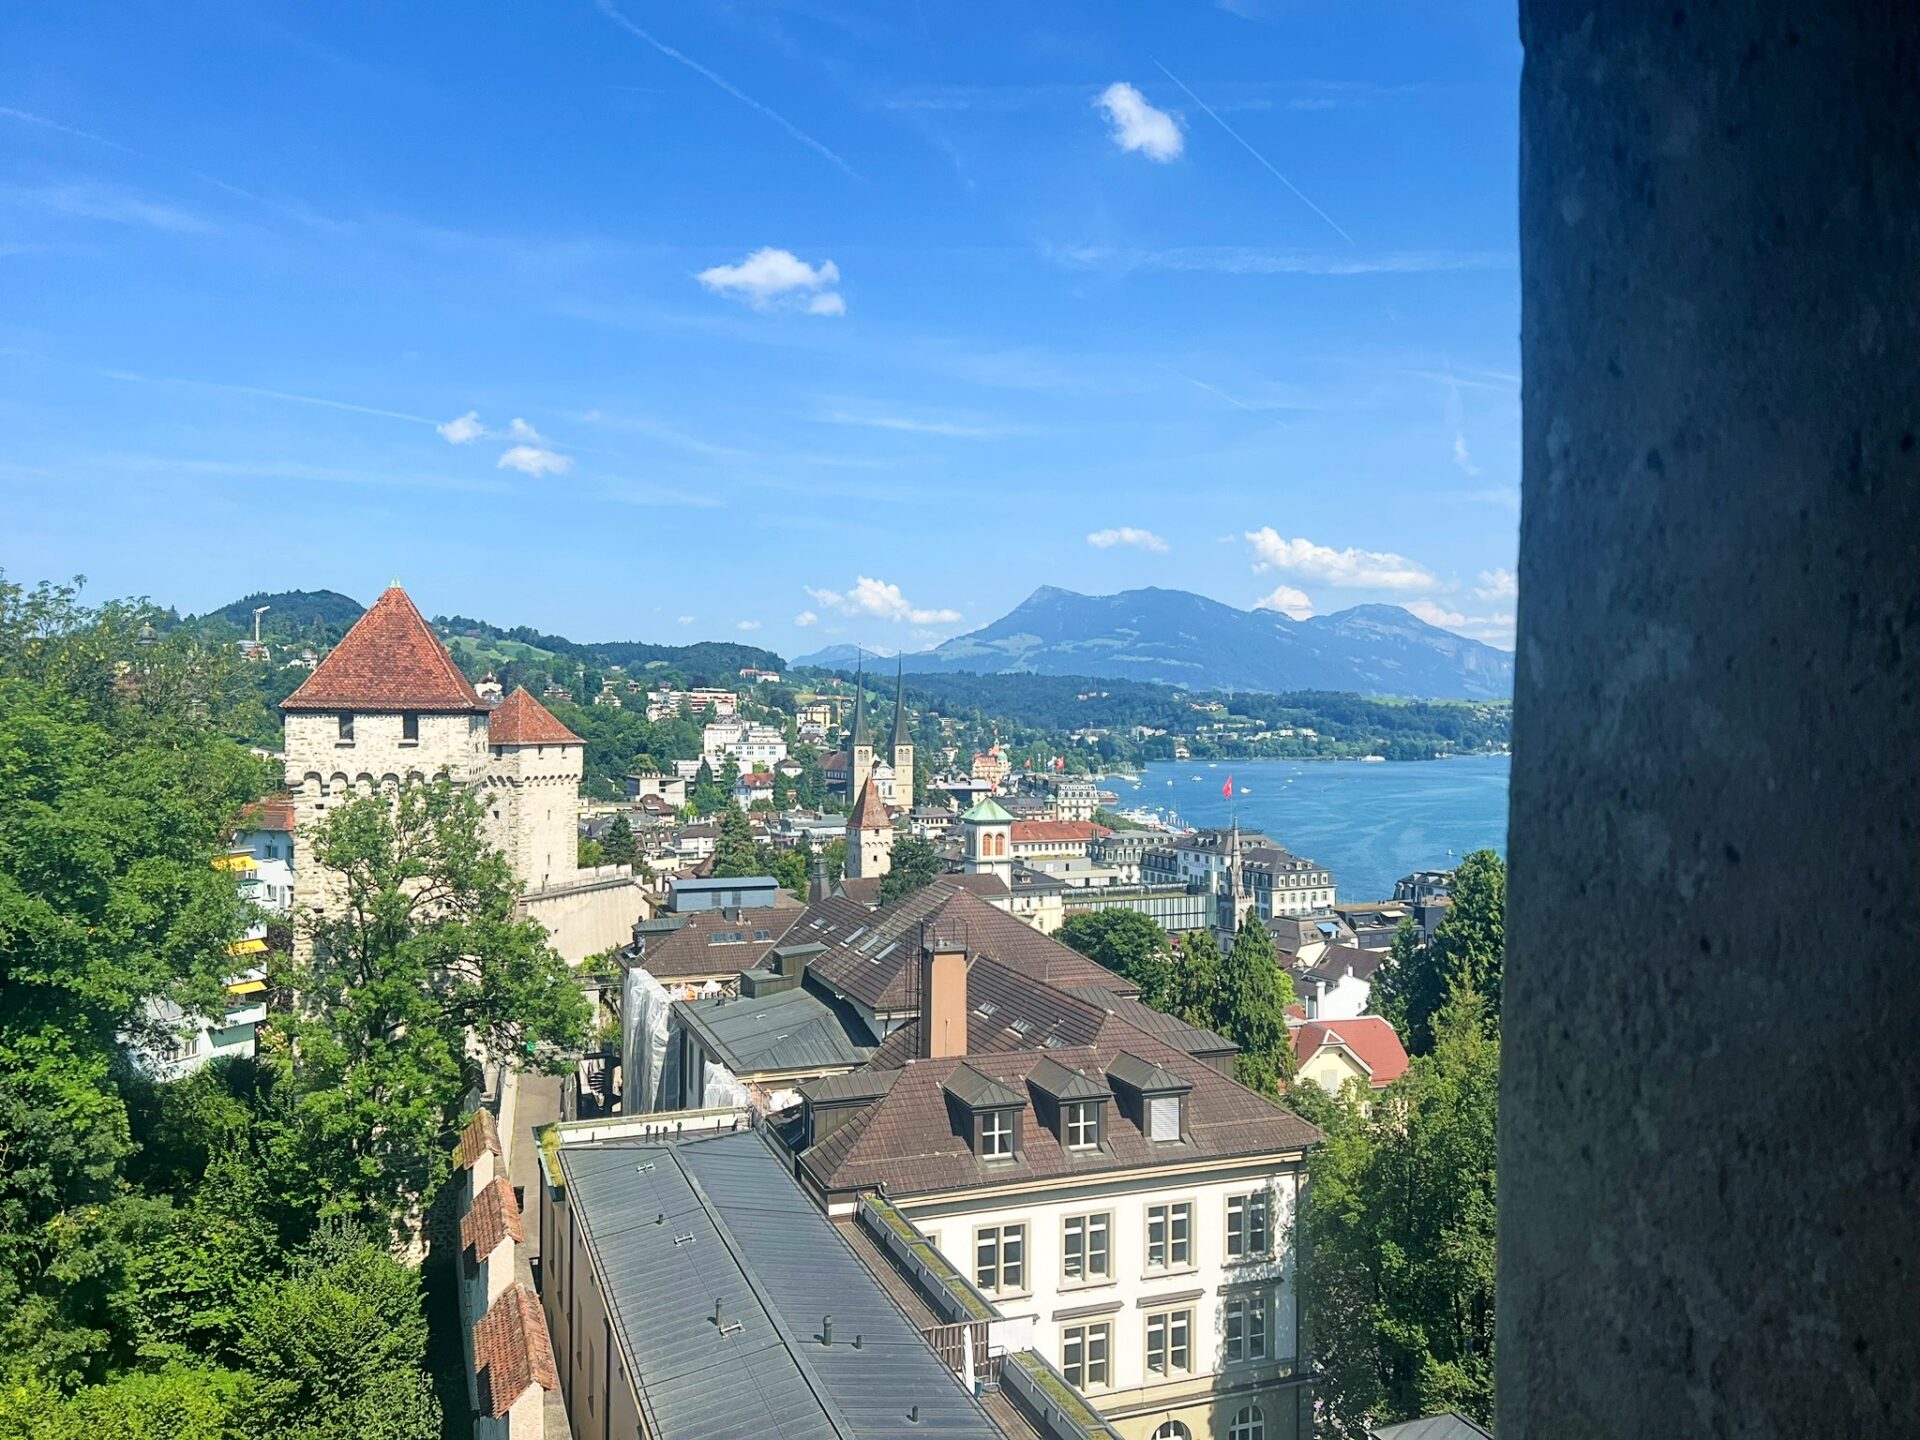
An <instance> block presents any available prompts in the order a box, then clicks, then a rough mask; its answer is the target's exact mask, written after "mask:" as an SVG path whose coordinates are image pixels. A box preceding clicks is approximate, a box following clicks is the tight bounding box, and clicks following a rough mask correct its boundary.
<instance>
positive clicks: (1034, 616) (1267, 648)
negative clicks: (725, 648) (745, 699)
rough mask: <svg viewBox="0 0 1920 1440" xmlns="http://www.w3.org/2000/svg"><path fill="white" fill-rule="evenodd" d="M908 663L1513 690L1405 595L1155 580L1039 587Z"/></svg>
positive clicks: (1509, 667)
mask: <svg viewBox="0 0 1920 1440" xmlns="http://www.w3.org/2000/svg"><path fill="white" fill-rule="evenodd" d="M810 660H811V657H809V660H803V661H796V662H795V663H796V664H801V663H810ZM828 663H836V662H828ZM837 663H840V664H844V663H846V662H845V661H839V662H837ZM906 668H907V669H908V670H909V671H915V672H920V673H926V672H929V671H931V672H951V671H970V672H973V673H976V674H982V675H1009V674H1021V673H1025V674H1034V675H1085V676H1089V677H1091V678H1094V679H1115V680H1150V681H1157V682H1159V683H1161V684H1168V685H1178V686H1182V687H1185V688H1188V689H1194V690H1258V691H1273V692H1278V691H1290V690H1337V691H1346V692H1352V693H1359V694H1365V695H1396V696H1406V697H1409V698H1414V699H1460V700H1503V699H1506V698H1507V697H1509V696H1510V695H1511V694H1512V693H1513V656H1511V655H1510V654H1508V653H1507V652H1505V651H1503V650H1496V649H1494V648H1493V647H1492V646H1491V645H1485V644H1482V643H1481V642H1480V641H1478V640H1469V639H1467V638H1466V637H1464V636H1461V635H1455V634H1453V633H1452V632H1451V631H1448V630H1442V629H1440V628H1439V627H1438V626H1435V625H1429V624H1427V623H1426V622H1425V621H1424V620H1421V619H1419V618H1417V617H1416V616H1414V615H1412V614H1410V613H1409V612H1408V611H1406V610H1403V609H1401V608H1400V607H1399V606H1398V605H1356V606H1354V607H1353V608H1351V609H1348V610H1340V611H1336V612H1334V613H1333V614H1331V615H1315V616H1313V617H1312V618H1311V619H1308V620H1295V619H1293V618H1291V617H1290V616H1287V615H1282V614H1280V613H1278V612H1277V611H1271V610H1237V609H1235V608H1234V607H1233V606H1231V605H1225V604H1222V603H1221V602H1220V601H1218V600H1209V599H1207V598H1206V597H1205V596H1204V595H1195V594H1192V593H1190V592H1188V591H1185V590H1162V589H1157V588H1154V589H1145V590H1123V591H1121V592H1120V593H1119V594H1117V595H1081V594H1078V593H1077V592H1075V591H1072V590H1062V589H1059V588H1057V587H1056V586H1052V585H1042V586H1041V587H1040V588H1039V589H1038V590H1035V591H1034V592H1033V594H1031V595H1029V596H1028V597H1027V598H1026V599H1025V600H1024V601H1022V602H1021V603H1020V604H1019V605H1017V606H1015V607H1014V608H1013V609H1012V610H1011V611H1009V612H1008V613H1007V614H1006V615H1004V616H1002V617H1001V618H1000V619H998V620H996V621H994V622H993V623H992V624H991V625H986V626H983V627H981V628H980V629H978V630H975V631H972V632H970V633H969V634H966V635H959V636H956V637H955V638H953V639H952V640H948V641H946V642H945V643H944V644H941V645H939V646H937V647H936V648H934V649H933V650H930V651H925V652H922V653H920V654H917V655H909V656H907V657H906Z"/></svg>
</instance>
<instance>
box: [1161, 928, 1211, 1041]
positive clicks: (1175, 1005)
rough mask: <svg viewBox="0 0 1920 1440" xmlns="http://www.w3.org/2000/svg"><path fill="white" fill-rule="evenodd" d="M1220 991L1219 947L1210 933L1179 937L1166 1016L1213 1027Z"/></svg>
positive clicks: (1205, 1027)
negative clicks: (1169, 1003) (1168, 1014)
mask: <svg viewBox="0 0 1920 1440" xmlns="http://www.w3.org/2000/svg"><path fill="white" fill-rule="evenodd" d="M1219 991H1220V947H1219V946H1218V945H1217V944H1215V943H1214V939H1213V933H1212V932H1211V931H1208V930H1193V931H1190V932H1188V933H1187V934H1185V935H1183V936H1181V937H1180V958H1179V961H1178V963H1177V964H1176V965H1175V967H1174V975H1173V983H1172V985H1171V987H1170V998H1171V1000H1172V1004H1171V1005H1170V1006H1169V1007H1168V1008H1169V1011H1170V1013H1172V1014H1174V1015H1177V1016H1178V1017H1179V1018H1180V1019H1182V1020H1184V1021H1186V1022H1187V1023H1188V1024H1189V1025H1198V1026H1200V1027H1201V1028H1202V1029H1206V1030H1211V1029H1213V1028H1214V1020H1215V1014H1214V1012H1215V1007H1216V1002H1217V999H1218V995H1219Z"/></svg>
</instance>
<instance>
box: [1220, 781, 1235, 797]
mask: <svg viewBox="0 0 1920 1440" xmlns="http://www.w3.org/2000/svg"><path fill="white" fill-rule="evenodd" d="M1220 793H1221V794H1222V795H1224V796H1226V797H1227V799H1229V800H1231V799H1232V798H1233V776H1231V775H1229V776H1227V783H1226V784H1224V785H1222V786H1221V787H1220Z"/></svg>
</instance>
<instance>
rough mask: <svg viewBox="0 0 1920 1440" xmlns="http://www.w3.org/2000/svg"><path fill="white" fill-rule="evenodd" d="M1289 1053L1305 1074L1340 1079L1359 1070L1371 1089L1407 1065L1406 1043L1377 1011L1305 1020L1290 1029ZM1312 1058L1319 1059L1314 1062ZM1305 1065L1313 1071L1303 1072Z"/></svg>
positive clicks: (1390, 1079) (1388, 1081)
mask: <svg viewBox="0 0 1920 1440" xmlns="http://www.w3.org/2000/svg"><path fill="white" fill-rule="evenodd" d="M1293 1054H1294V1059H1295V1060H1296V1061H1297V1062H1298V1068H1299V1070H1300V1072H1301V1073H1302V1074H1303V1075H1305V1076H1306V1078H1310V1079H1315V1080H1320V1079H1322V1078H1323V1077H1324V1078H1326V1079H1333V1078H1335V1077H1340V1078H1342V1079H1344V1078H1345V1075H1352V1074H1359V1075H1364V1076H1366V1079H1367V1084H1368V1085H1369V1086H1371V1087H1372V1088H1373V1089H1375V1090H1384V1089H1386V1087H1387V1086H1389V1085H1391V1084H1392V1083H1393V1082H1394V1081H1396V1080H1398V1079H1399V1078H1400V1077H1401V1076H1402V1075H1404V1074H1405V1073H1406V1069H1407V1052H1406V1047H1404V1046H1403V1045H1401V1043H1400V1037H1399V1036H1398V1035H1396V1034H1395V1033H1394V1030H1393V1026H1391V1025H1389V1024H1388V1023H1387V1022H1386V1021H1385V1020H1382V1019H1381V1018H1380V1017H1379V1016H1378V1015H1362V1016H1361V1017H1360V1018H1359V1019H1357V1020H1309V1021H1308V1022H1307V1023H1306V1024H1304V1025H1302V1026H1300V1027H1299V1028H1298V1029H1296V1030H1295V1031H1294V1032H1293ZM1315 1061H1320V1062H1321V1063H1320V1064H1317V1065H1316V1064H1314V1062H1315ZM1329 1062H1331V1063H1329ZM1309 1066H1312V1067H1313V1070H1314V1071H1315V1072H1316V1073H1313V1074H1310V1075H1309V1074H1307V1072H1308V1068H1309ZM1343 1071H1344V1074H1343ZM1327 1088H1329V1089H1338V1088H1339V1087H1338V1085H1337V1084H1336V1085H1329V1086H1328V1087H1327Z"/></svg>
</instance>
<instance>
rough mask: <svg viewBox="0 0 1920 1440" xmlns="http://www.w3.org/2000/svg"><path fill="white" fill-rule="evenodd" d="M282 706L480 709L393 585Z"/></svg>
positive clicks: (469, 688) (433, 637)
mask: <svg viewBox="0 0 1920 1440" xmlns="http://www.w3.org/2000/svg"><path fill="white" fill-rule="evenodd" d="M280 708H281V709H283V710H439V711H461V710H475V711H478V710H484V709H485V708H486V707H485V706H484V705H482V704H481V703H480V697H479V696H478V695H476V694H475V693H474V690H473V686H472V685H470V684H468V683H467V677H466V676H464V675H462V674H461V673H460V667H459V666H458V665H455V664H454V663H453V657H452V656H451V655H449V654H448V653H447V647H446V646H444V645H442V644H441V643H440V637H439V636H437V635H435V634H434V633H433V630H432V628H431V627H430V626H429V625H428V624H427V622H426V621H425V620H423V619H422V618H421V617H420V612H419V611H418V610H416V609H414V606H413V601H411V600H409V599H408V598H407V592H406V591H404V590H402V589H401V588H400V587H399V586H398V585H394V586H391V587H390V588H388V589H387V590H386V592H385V593H383V594H382V595H381V596H380V598H379V599H378V600H376V601H374V602H373V608H372V609H371V610H369V611H367V612H366V614H364V615H362V616H361V617H360V618H359V619H358V620H356V621H354V622H353V628H352V629H351V630H349V631H347V633H346V635H345V636H344V637H343V638H342V639H341V641H340V643H339V644H338V645H336V646H334V647H333V650H332V652H331V653H330V654H329V655H328V656H327V658H326V659H324V660H322V661H321V662H320V664H319V665H318V666H316V667H315V669H314V672H313V673H312V674H311V675H309V676H308V677H307V678H306V680H305V681H304V682H302V684H301V686H300V688H299V689H298V690H296V691H294V692H293V694H291V695H289V696H288V697H287V698H286V699H285V700H283V701H281V702H280Z"/></svg>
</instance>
